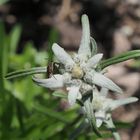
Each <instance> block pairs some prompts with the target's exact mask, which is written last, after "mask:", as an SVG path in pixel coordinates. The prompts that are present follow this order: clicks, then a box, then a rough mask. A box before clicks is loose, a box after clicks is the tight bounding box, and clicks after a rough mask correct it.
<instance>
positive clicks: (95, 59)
mask: <svg viewBox="0 0 140 140" xmlns="http://www.w3.org/2000/svg"><path fill="white" fill-rule="evenodd" d="M82 28H83V32H82V39H81V43H80V47H79V50H78V53H77V54H75V55H74V56H71V55H69V54H68V53H67V52H66V51H65V50H64V49H63V48H62V47H60V46H59V45H58V44H56V43H54V44H53V46H52V51H53V53H54V55H55V57H56V59H57V60H58V62H59V63H60V64H61V65H62V67H61V70H60V74H54V75H53V76H52V77H51V78H48V79H39V78H37V77H33V80H34V81H35V82H36V83H37V84H38V85H41V86H44V87H46V88H50V89H58V88H64V87H65V88H66V89H67V90H68V101H69V103H70V105H73V104H74V103H75V102H76V99H81V98H82V95H83V94H84V93H85V92H87V90H91V89H92V87H93V85H98V86H100V87H103V88H107V89H109V90H112V91H115V92H118V93H122V90H121V89H120V88H119V87H118V86H117V85H116V84H115V83H114V82H113V81H111V80H110V79H109V78H107V77H105V76H104V74H102V72H100V71H97V70H96V66H97V64H98V63H99V62H100V60H101V59H102V57H103V54H101V53H97V46H96V42H95V41H94V39H92V38H91V37H90V30H89V20H88V17H87V15H83V16H82ZM83 85H84V86H85V85H86V86H85V87H84V86H83ZM83 87H84V88H83Z"/></svg>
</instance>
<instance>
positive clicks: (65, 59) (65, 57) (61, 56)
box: [52, 43, 74, 66]
mask: <svg viewBox="0 0 140 140" xmlns="http://www.w3.org/2000/svg"><path fill="white" fill-rule="evenodd" d="M52 50H53V52H54V54H55V56H56V58H57V59H58V60H59V61H60V63H62V64H64V65H70V66H73V65H74V61H73V60H72V58H71V56H70V55H69V54H68V53H67V52H66V51H65V50H64V49H63V48H61V47H60V46H59V45H58V44H56V43H54V44H53V46H52Z"/></svg>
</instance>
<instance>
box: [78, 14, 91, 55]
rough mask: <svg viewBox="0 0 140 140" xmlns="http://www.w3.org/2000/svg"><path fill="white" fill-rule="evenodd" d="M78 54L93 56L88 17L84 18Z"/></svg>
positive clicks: (84, 16)
mask: <svg viewBox="0 0 140 140" xmlns="http://www.w3.org/2000/svg"><path fill="white" fill-rule="evenodd" d="M78 54H83V55H85V56H91V50H90V29H89V20H88V16H87V15H83V16H82V39H81V44H80V47H79V50H78Z"/></svg>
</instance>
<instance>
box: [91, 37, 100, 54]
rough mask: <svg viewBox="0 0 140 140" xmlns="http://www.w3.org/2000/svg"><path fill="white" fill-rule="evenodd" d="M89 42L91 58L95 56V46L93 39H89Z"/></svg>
mask: <svg viewBox="0 0 140 140" xmlns="http://www.w3.org/2000/svg"><path fill="white" fill-rule="evenodd" d="M90 42H91V56H93V55H95V54H97V50H98V49H97V44H96V41H95V39H94V38H92V37H90Z"/></svg>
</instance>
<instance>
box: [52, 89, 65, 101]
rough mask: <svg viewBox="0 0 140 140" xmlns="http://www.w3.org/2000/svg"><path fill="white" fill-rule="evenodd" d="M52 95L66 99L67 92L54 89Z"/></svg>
mask: <svg viewBox="0 0 140 140" xmlns="http://www.w3.org/2000/svg"><path fill="white" fill-rule="evenodd" d="M52 95H53V96H56V97H60V98H65V99H67V94H66V93H63V92H61V91H55V92H53V93H52Z"/></svg>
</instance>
